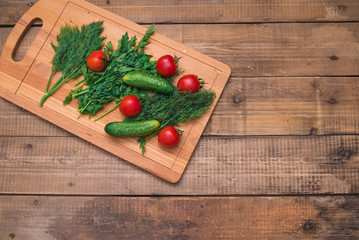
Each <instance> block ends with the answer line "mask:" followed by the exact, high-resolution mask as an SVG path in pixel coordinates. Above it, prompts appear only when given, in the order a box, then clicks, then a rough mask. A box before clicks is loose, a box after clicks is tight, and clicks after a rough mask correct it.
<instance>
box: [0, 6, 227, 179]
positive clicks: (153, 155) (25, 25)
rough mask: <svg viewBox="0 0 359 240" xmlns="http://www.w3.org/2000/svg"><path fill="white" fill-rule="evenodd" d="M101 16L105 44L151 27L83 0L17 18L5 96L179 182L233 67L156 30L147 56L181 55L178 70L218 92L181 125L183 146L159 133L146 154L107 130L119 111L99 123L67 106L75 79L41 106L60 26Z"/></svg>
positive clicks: (7, 51)
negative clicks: (169, 144)
mask: <svg viewBox="0 0 359 240" xmlns="http://www.w3.org/2000/svg"><path fill="white" fill-rule="evenodd" d="M38 19H41V20H42V22H43V26H42V27H41V30H40V31H39V33H38V34H37V36H36V38H35V40H34V41H33V42H32V44H31V46H30V48H29V50H28V51H27V53H26V55H25V57H24V58H23V59H22V60H21V61H18V62H17V61H14V59H13V56H14V53H15V51H16V49H17V47H18V45H19V43H20V42H21V39H22V38H23V37H24V35H25V34H26V31H27V30H28V29H29V28H30V27H31V25H32V24H33V23H34V22H35V21H37V20H38ZM99 20H102V21H103V27H104V32H103V35H104V36H106V42H107V41H111V42H112V43H113V44H114V47H117V41H118V40H119V39H120V38H121V37H122V35H123V34H125V33H126V32H128V34H129V35H130V36H133V35H136V36H137V39H141V38H142V37H143V35H144V33H145V31H146V30H147V29H146V28H144V27H142V26H140V25H137V24H136V23H134V22H131V21H129V20H127V19H124V18H122V17H120V16H117V15H115V14H113V13H111V12H108V11H106V10H104V9H102V8H99V7H97V6H94V5H92V4H90V3H88V2H85V1H81V0H40V1H39V2H38V3H36V4H35V5H34V6H33V7H31V8H30V9H29V10H28V11H27V12H26V13H25V15H24V16H23V17H22V18H21V19H20V20H19V21H18V23H17V24H16V26H15V27H14V29H13V31H12V32H11V34H10V35H9V37H8V39H7V41H6V43H5V46H4V48H3V52H2V54H1V59H0V96H1V97H3V98H5V99H7V100H9V101H11V102H13V103H15V104H16V105H19V106H21V107H22V108H25V109H27V110H28V111H30V112H32V113H34V114H36V115H38V116H40V117H42V118H44V119H46V120H48V121H50V122H52V123H54V124H56V125H57V126H59V127H61V128H63V129H65V130H67V131H69V132H71V133H73V134H75V135H77V136H79V137H81V138H83V139H85V140H87V141H89V142H91V143H93V144H95V145H97V146H99V147H100V148H103V149H105V150H107V151H108V152H111V153H113V154H115V155H116V156H118V157H120V158H122V159H124V160H127V161H129V162H131V163H133V164H135V165H137V166H139V167H141V168H143V169H145V170H147V171H149V172H151V173H153V174H155V175H157V176H159V177H161V178H163V179H165V180H167V181H169V182H172V183H175V182H177V181H178V180H179V179H180V178H181V176H182V174H183V172H184V170H185V167H186V165H187V163H188V161H189V159H190V157H191V155H192V153H193V151H194V149H195V147H196V145H197V143H198V141H199V139H200V137H201V134H202V132H203V130H204V128H205V126H206V124H207V122H208V120H209V118H210V115H211V114H212V112H213V109H214V107H215V105H216V103H217V101H218V98H219V96H220V95H221V93H222V91H223V88H224V87H225V85H226V82H227V80H228V78H229V76H230V72H231V70H230V68H229V67H228V66H227V65H224V64H223V63H220V62H218V61H216V60H214V59H212V58H210V57H208V56H205V55H203V54H201V53H199V52H197V51H194V50H193V49H190V48H188V47H186V46H184V45H182V44H180V43H177V42H175V41H173V40H171V39H168V38H166V37H164V36H162V35H160V34H158V33H155V34H153V35H152V37H151V40H150V41H151V43H150V44H149V45H147V46H146V48H145V52H146V53H147V54H150V55H153V58H154V59H158V58H159V57H160V56H162V55H165V54H170V55H174V54H175V55H176V56H178V57H182V58H181V60H180V62H179V68H180V69H181V70H184V72H183V74H188V73H194V74H196V75H198V76H199V77H201V78H202V79H203V80H204V81H205V82H206V83H207V84H206V86H205V87H206V88H210V89H212V90H213V91H215V93H216V96H217V97H216V99H215V101H214V103H213V104H212V107H211V109H210V110H208V111H207V112H206V113H205V114H204V115H203V116H201V117H200V118H197V119H194V120H191V121H188V122H186V123H183V124H181V125H180V127H179V128H180V129H181V130H183V131H184V133H183V136H182V138H181V141H180V144H179V145H178V146H176V147H173V148H165V147H162V146H160V145H159V144H158V141H157V138H156V137H155V138H152V139H151V140H150V141H148V142H147V144H146V153H145V154H144V155H142V154H141V149H140V148H139V144H138V143H137V138H114V137H111V136H109V135H107V134H106V133H105V132H104V126H105V125H106V124H107V123H109V122H112V121H121V120H123V116H122V115H121V114H120V112H119V111H114V112H112V113H111V114H109V115H107V116H106V117H104V118H102V119H100V120H99V121H96V122H94V121H93V119H89V118H88V117H86V116H82V117H80V118H78V116H79V113H78V112H77V108H76V101H73V102H72V103H71V104H69V105H66V106H64V105H63V104H62V101H63V100H64V98H65V96H66V95H67V94H68V92H69V91H70V89H73V84H74V82H76V80H74V81H72V82H69V83H67V84H65V85H64V86H62V87H61V88H60V89H59V90H58V91H57V92H55V94H53V95H52V96H51V97H50V98H48V99H47V101H46V102H45V104H44V105H43V106H42V107H40V106H39V105H38V102H39V101H40V99H41V97H42V96H43V95H44V90H45V87H46V83H47V80H48V78H49V76H50V72H51V64H50V62H51V60H52V58H53V56H54V51H53V49H52V47H51V45H50V43H51V42H54V43H56V35H57V34H58V33H59V30H60V28H61V26H63V25H64V24H65V23H70V24H75V25H77V26H79V27H80V26H81V25H83V24H89V23H91V22H93V21H99ZM59 76H60V74H56V75H55V76H53V78H52V80H53V82H52V83H54V81H56V79H58V77H59ZM179 77H180V76H179ZM179 77H178V78H179ZM178 78H177V79H175V82H176V81H177V80H178ZM112 106H113V104H108V106H106V109H104V110H103V111H106V110H107V109H109V108H111V107H112ZM98 114H101V113H100V112H99V113H98ZM98 116H99V115H98ZM99 161H101V159H99ZM118 174H121V173H120V172H119V173H118Z"/></svg>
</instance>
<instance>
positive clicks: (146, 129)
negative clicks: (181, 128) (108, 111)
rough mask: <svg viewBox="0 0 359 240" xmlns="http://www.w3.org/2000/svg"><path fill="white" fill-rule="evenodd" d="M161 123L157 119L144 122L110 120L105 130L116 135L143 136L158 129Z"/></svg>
mask: <svg viewBox="0 0 359 240" xmlns="http://www.w3.org/2000/svg"><path fill="white" fill-rule="evenodd" d="M159 126H160V123H159V122H158V121H157V120H148V121H142V122H110V123H108V124H107V125H106V126H105V132H106V133H107V134H109V135H111V136H114V137H142V136H147V135H150V134H151V133H153V132H154V131H156V130H157V128H158V127H159Z"/></svg>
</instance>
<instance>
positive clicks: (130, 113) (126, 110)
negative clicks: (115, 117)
mask: <svg viewBox="0 0 359 240" xmlns="http://www.w3.org/2000/svg"><path fill="white" fill-rule="evenodd" d="M141 109H142V107H141V103H140V101H138V98H137V97H136V96H135V95H128V96H126V97H124V98H123V99H122V101H121V102H120V112H121V113H123V114H124V115H126V116H127V117H134V116H136V115H138V114H139V113H140V112H141Z"/></svg>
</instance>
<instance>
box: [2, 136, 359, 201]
mask: <svg viewBox="0 0 359 240" xmlns="http://www.w3.org/2000/svg"><path fill="white" fill-rule="evenodd" d="M0 144H1V152H0V157H1V161H0V193H10V194H11V193H18V194H35V193H36V194H87V195H90V194H94V195H98V194H100V195H102V194H110V195H117V194H119V195H127V194H130V195H158V194H160V195H168V194H170V195H197V194H199V195H208V194H209V195H211V194H224V195H231V194H241V195H242V194H244V195H257V194H327V193H330V194H344V193H350V194H353V193H358V192H359V154H358V152H359V136H357V135H355V136H349V135H346V136H304V137H294V136H286V137H262V136H260V137H259V136H258V137H240V138H235V137H203V138H202V139H201V141H200V142H199V145H198V146H197V148H196V151H195V152H194V154H193V156H192V158H191V160H190V162H189V165H188V166H187V169H186V171H185V173H184V176H183V177H182V179H181V180H180V182H179V183H177V184H170V183H167V182H165V181H163V180H161V179H159V178H157V177H155V176H153V175H151V174H149V173H147V172H145V171H143V170H141V169H139V168H137V167H134V166H133V165H131V164H129V163H127V162H125V161H123V160H121V159H119V158H117V157H115V156H113V155H111V154H109V153H107V152H105V151H104V150H101V149H99V148H97V147H95V146H93V145H91V144H89V143H87V142H85V141H83V140H81V139H79V138H77V137H1V138H0Z"/></svg>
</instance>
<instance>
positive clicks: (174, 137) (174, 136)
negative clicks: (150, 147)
mask: <svg viewBox="0 0 359 240" xmlns="http://www.w3.org/2000/svg"><path fill="white" fill-rule="evenodd" d="M179 141H180V135H179V134H178V131H177V130H176V129H175V128H174V127H173V126H168V127H165V128H163V129H162V130H161V131H160V133H159V134H158V142H159V143H160V144H162V145H163V146H166V147H173V146H175V145H177V144H178V142H179Z"/></svg>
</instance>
